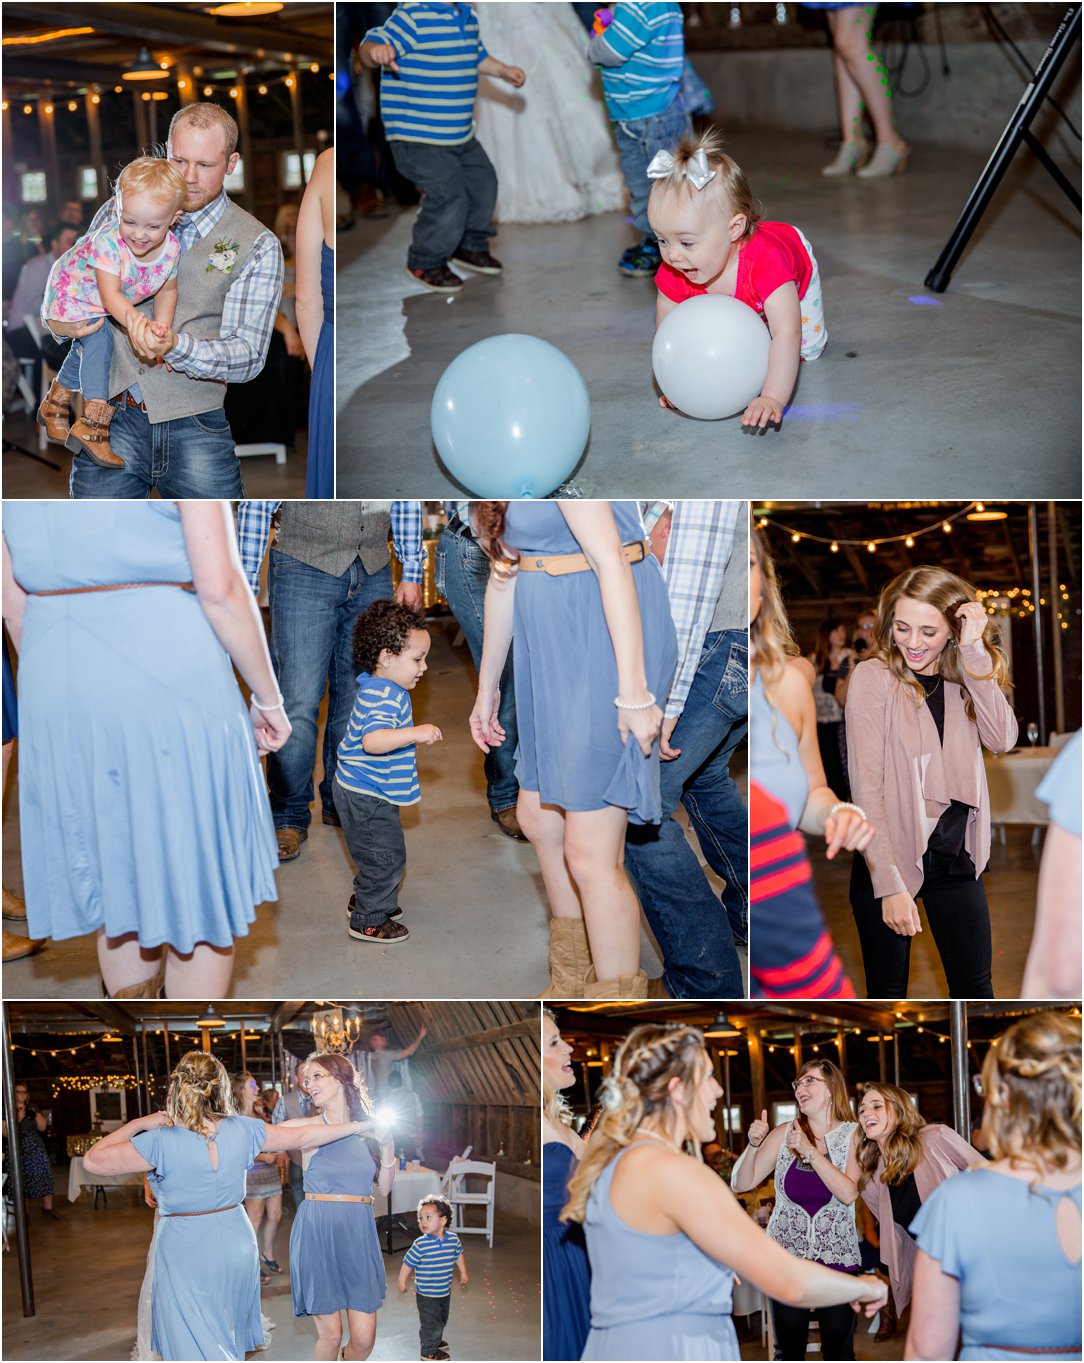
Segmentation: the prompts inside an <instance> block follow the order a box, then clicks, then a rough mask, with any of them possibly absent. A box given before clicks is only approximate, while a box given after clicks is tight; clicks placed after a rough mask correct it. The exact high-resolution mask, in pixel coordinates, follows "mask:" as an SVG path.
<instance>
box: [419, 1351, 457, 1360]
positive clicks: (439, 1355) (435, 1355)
mask: <svg viewBox="0 0 1084 1363" xmlns="http://www.w3.org/2000/svg"><path fill="white" fill-rule="evenodd" d="M418 1357H419V1358H440V1359H445V1358H451V1354H450V1353H449V1352H448V1350H447V1349H438V1350H437V1351H436V1353H432V1354H419V1355H418Z"/></svg>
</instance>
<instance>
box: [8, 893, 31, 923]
mask: <svg viewBox="0 0 1084 1363" xmlns="http://www.w3.org/2000/svg"><path fill="white" fill-rule="evenodd" d="M4 917H5V918H25V917H26V905H25V904H24V903H23V901H22V900H21V899H20V898H19V896H18V895H17V894H12V893H11V891H10V890H8V889H5V890H4Z"/></svg>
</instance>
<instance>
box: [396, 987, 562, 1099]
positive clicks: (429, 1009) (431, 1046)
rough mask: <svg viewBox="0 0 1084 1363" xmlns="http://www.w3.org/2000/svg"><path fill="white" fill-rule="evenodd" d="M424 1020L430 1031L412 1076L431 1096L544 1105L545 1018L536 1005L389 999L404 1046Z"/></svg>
mask: <svg viewBox="0 0 1084 1363" xmlns="http://www.w3.org/2000/svg"><path fill="white" fill-rule="evenodd" d="M419 1010H420V1013H419ZM422 1019H424V1021H425V1022H426V1023H427V1024H428V1027H429V1035H428V1036H427V1037H426V1039H425V1041H424V1042H423V1043H422V1046H421V1049H420V1050H419V1051H418V1052H417V1053H416V1054H415V1056H414V1058H413V1059H412V1060H411V1062H410V1065H411V1075H412V1078H413V1082H414V1085H415V1087H416V1088H421V1089H424V1090H425V1092H426V1096H427V1098H429V1099H430V1100H431V1101H433V1102H438V1103H465V1104H467V1105H479V1106H484V1105H504V1106H513V1107H515V1106H527V1107H538V1106H539V1103H540V1098H539V1073H540V1068H539V1067H540V1065H541V1058H542V1057H541V1045H540V1027H541V1019H540V1017H539V1012H538V1006H537V1005H536V1004H530V1003H502V1002H496V1003H421V1004H418V1003H405V1004H399V1003H391V1004H388V1020H389V1022H390V1023H391V1026H392V1029H393V1030H394V1031H395V1033H396V1035H397V1036H398V1037H399V1040H400V1041H401V1042H402V1043H403V1044H405V1045H408V1044H409V1043H410V1042H411V1041H412V1040H413V1039H414V1037H415V1036H416V1035H417V1032H418V1028H419V1024H420V1021H421V1020H422Z"/></svg>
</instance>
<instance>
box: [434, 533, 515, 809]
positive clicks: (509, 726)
mask: <svg viewBox="0 0 1084 1363" xmlns="http://www.w3.org/2000/svg"><path fill="white" fill-rule="evenodd" d="M488 582H489V559H488V558H486V556H485V553H484V552H483V551H482V549H481V548H480V547H479V546H478V545H477V544H476V543H475V541H474V540H472V539H471V538H470V537H469V536H468V535H464V534H462V533H461V532H459V531H456V530H452V529H450V528H449V529H447V530H445V531H444V533H443V534H442V535H441V537H440V543H439V544H438V545H437V591H438V592H440V594H441V596H443V597H444V599H445V601H447V603H448V605H449V606H450V607H451V611H452V614H453V615H454V616H455V618H456V623H457V624H458V625H459V627H460V629H461V630H462V631H463V635H464V637H465V638H466V641H467V647H468V648H469V649H470V655H471V657H472V658H473V659H474V666H475V667H476V668H477V666H478V664H479V663H480V662H481V659H482V626H483V624H484V621H485V600H486V584H487V583H488ZM497 718H498V721H499V722H500V725H501V727H502V728H503V729H504V732H505V734H506V735H507V737H506V738H505V740H504V742H503V743H502V744H501V746H500V747H499V748H491V749H490V750H489V752H488V753H487V754H486V759H485V773H486V798H487V799H488V800H489V807H490V809H492V810H493V811H494V812H495V813H496V812H497V811H499V810H502V809H511V808H512V806H513V805H515V803H516V800H517V799H518V798H519V782H518V781H517V780H516V746H517V744H518V741H519V734H518V731H517V729H516V692H515V688H514V686H513V683H512V650H511V649H509V650H508V661H507V662H506V663H505V665H504V671H503V672H502V673H501V705H500V709H499V710H498V712H497Z"/></svg>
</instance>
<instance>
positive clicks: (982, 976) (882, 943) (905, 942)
mask: <svg viewBox="0 0 1084 1363" xmlns="http://www.w3.org/2000/svg"><path fill="white" fill-rule="evenodd" d="M923 870H924V872H925V878H924V880H923V882H922V885H921V887H920V889H919V891H918V893H917V894H916V895H915V899H916V900H918V899H921V900H922V907H923V908H924V909H925V910H926V921H927V922H928V923H929V925H930V930H931V932H932V933H933V940H934V942H935V943H936V946H937V950H938V952H939V954H940V956H941V964H942V965H943V966H944V968H945V978H946V980H947V981H948V988H949V997H950V998H954V999H992V998H993V997H994V989H993V984H992V983H991V979H990V968H991V954H992V947H991V942H990V906H989V905H988V904H987V902H986V891H985V889H984V888H983V884H982V881H981V879H980V880H976V879H975V878H974V876H970V875H969V876H959V875H947V874H945V873H944V872H943V871H942V870H940V869H939V868H938V865H937V859H936V857H934V856H933V855H932V854H930V853H927V855H926V858H925V859H924V861H923ZM851 912H852V913H853V914H854V921H855V924H856V925H857V927H858V938H859V941H860V943H861V945H862V965H863V968H864V969H865V972H866V997H867V998H869V999H905V998H907V974H908V969H909V966H910V961H911V938H910V937H901V936H900V934H899V933H897V932H893V931H892V929H891V928H890V927H889V926H888V925H887V924H886V923H885V921H884V918H883V917H882V914H881V901H880V900H879V899H878V898H877V896H876V895H875V894H874V893H873V882H872V881H871V880H870V876H869V869H868V867H867V866H866V862H865V858H864V857H863V856H862V855H861V854H857V853H856V854H855V856H854V858H853V860H852V861H851Z"/></svg>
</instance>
